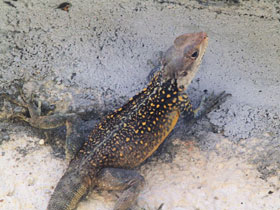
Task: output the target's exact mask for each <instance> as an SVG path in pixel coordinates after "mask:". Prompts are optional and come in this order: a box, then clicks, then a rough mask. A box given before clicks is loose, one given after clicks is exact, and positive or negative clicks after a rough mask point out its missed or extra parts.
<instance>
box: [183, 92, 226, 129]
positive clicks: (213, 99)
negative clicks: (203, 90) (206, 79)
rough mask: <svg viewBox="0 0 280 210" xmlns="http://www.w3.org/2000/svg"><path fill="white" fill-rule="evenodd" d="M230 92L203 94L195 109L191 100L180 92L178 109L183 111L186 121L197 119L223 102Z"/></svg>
mask: <svg viewBox="0 0 280 210" xmlns="http://www.w3.org/2000/svg"><path fill="white" fill-rule="evenodd" d="M230 96H231V94H227V93H225V92H222V93H220V94H218V95H214V94H211V95H210V96H209V97H206V96H203V98H202V100H201V102H200V104H199V106H198V107H197V108H196V109H193V107H192V104H191V101H190V99H189V97H188V95H187V94H186V93H183V94H181V95H180V96H179V97H178V99H179V103H178V104H179V109H180V112H181V113H183V115H184V118H185V120H186V122H188V123H189V122H190V121H192V120H198V119H200V118H201V117H203V116H205V115H206V114H208V113H209V112H211V111H212V110H214V109H215V108H217V107H218V106H219V105H221V104H222V103H224V102H225V101H226V99H227V98H228V97H230Z"/></svg>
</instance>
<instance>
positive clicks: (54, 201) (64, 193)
mask: <svg viewBox="0 0 280 210" xmlns="http://www.w3.org/2000/svg"><path fill="white" fill-rule="evenodd" d="M90 186H91V181H90V178H89V177H86V176H82V175H81V174H80V173H78V172H77V171H67V172H66V173H65V174H64V175H63V176H62V178H61V179H60V180H59V182H58V184H57V186H56V188H55V190H54V192H53V194H52V196H51V199H50V201H49V204H48V207H47V210H72V209H75V208H76V207H77V204H78V202H79V201H80V199H81V198H82V197H83V196H85V195H87V193H88V192H89V189H90Z"/></svg>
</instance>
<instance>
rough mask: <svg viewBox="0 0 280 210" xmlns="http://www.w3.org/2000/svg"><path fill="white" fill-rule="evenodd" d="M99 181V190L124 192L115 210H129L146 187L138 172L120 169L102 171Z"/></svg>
mask: <svg viewBox="0 0 280 210" xmlns="http://www.w3.org/2000/svg"><path fill="white" fill-rule="evenodd" d="M97 180H98V181H97V184H98V187H99V188H102V189H105V190H123V193H122V194H121V196H120V197H119V199H118V200H117V203H116V204H115V207H114V210H127V209H129V208H130V207H131V206H132V205H133V204H134V203H135V201H136V199H137V197H138V195H139V192H140V190H141V189H142V187H143V185H144V178H143V177H142V176H141V175H140V174H138V173H137V172H136V171H133V170H126V169H119V168H105V169H102V170H101V172H100V173H99V175H98V179H97Z"/></svg>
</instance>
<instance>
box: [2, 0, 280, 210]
mask: <svg viewBox="0 0 280 210" xmlns="http://www.w3.org/2000/svg"><path fill="white" fill-rule="evenodd" d="M59 3H61V2H59ZM59 3H58V2H57V1H53V0H46V1H35V0H31V1H30V0H28V1H27V0H18V1H15V0H6V1H1V2H0V20H1V21H0V33H1V34H0V35H1V36H0V52H1V53H0V88H1V89H2V88H4V89H6V90H7V91H8V92H10V93H11V94H13V93H16V90H15V88H13V87H12V86H13V84H15V83H17V81H18V79H22V80H24V83H25V85H24V92H25V94H26V95H27V96H30V95H31V93H36V97H37V98H38V99H41V100H44V101H45V103H46V105H48V104H55V105H56V111H57V112H79V113H84V112H86V113H91V116H92V117H93V118H96V117H98V116H99V115H100V113H104V112H106V111H109V110H112V109H113V108H116V107H119V106H121V105H122V104H123V103H124V102H125V101H126V100H127V99H128V98H129V97H130V96H133V95H134V94H135V93H137V91H139V90H141V89H142V88H143V87H144V86H145V84H146V83H147V81H146V76H147V75H148V73H149V72H150V70H151V66H149V64H148V63H147V61H148V60H149V59H151V60H152V61H153V62H157V58H158V54H159V51H164V50H166V49H167V48H168V47H169V46H170V45H171V44H172V41H173V40H174V38H175V37H176V36H178V35H180V34H182V33H187V32H196V31H205V32H207V33H208V35H209V46H208V49H207V52H206V55H205V56H204V60H203V63H202V65H201V68H200V70H199V73H198V74H197V76H196V78H195V80H194V81H193V83H192V84H191V86H190V88H189V90H188V92H189V94H190V97H191V98H192V99H193V102H194V104H197V103H198V100H199V98H200V97H201V95H202V94H203V91H204V90H208V92H209V93H210V92H212V91H215V92H221V91H223V90H225V91H227V92H229V93H231V94H232V98H231V99H230V100H228V101H227V102H226V103H225V104H223V105H222V106H221V107H220V109H218V110H216V111H213V112H212V113H210V114H209V115H208V118H207V119H203V120H201V121H200V122H198V123H196V124H195V125H194V126H193V127H192V128H189V127H188V129H187V127H186V126H185V125H184V123H183V122H180V123H179V124H178V126H177V127H176V129H175V131H174V134H173V135H172V136H171V137H170V138H169V140H168V142H169V143H167V144H166V145H164V147H163V148H162V149H161V151H160V152H159V153H157V154H156V155H155V156H154V157H152V158H151V159H150V160H149V161H148V162H147V163H146V164H144V165H143V166H141V167H140V168H139V169H138V170H139V171H140V172H141V173H142V174H143V175H144V176H145V178H146V180H147V183H146V185H145V189H144V191H143V193H141V195H140V197H139V199H138V203H137V207H139V208H140V207H142V208H144V209H157V208H158V207H159V206H160V205H161V204H163V206H162V209H177V210H178V209H230V210H231V209H280V202H279V200H280V192H279V184H280V181H279V177H280V175H279V169H280V150H279V148H280V134H279V130H280V113H279V112H280V111H279V108H280V104H279V101H280V94H279V90H280V71H279V66H280V14H279V13H280V8H279V1H257V2H256V1H203V0H201V1H158V0H155V1H126V0H123V1H90V0H85V1H71V3H72V7H71V8H70V10H69V12H66V11H62V10H60V9H56V7H57V6H58V4H59ZM5 103H6V102H5ZM3 104H4V102H3V100H1V105H3ZM101 115H102V114H101ZM86 120H87V122H85V126H86V127H87V128H88V129H89V128H91V127H92V126H93V125H92V123H93V122H92V121H88V119H86ZM86 123H88V124H86ZM0 130H1V134H0V137H1V139H0V142H1V143H2V144H1V146H0V157H1V158H0V169H1V170H0V179H1V180H5V182H4V184H3V185H0V208H1V209H44V208H45V207H46V205H47V201H48V199H49V197H50V194H51V192H52V190H53V187H54V186H55V185H56V183H57V181H58V179H59V178H60V177H61V175H62V173H63V170H64V169H65V167H66V165H67V164H66V163H65V161H64V160H63V159H61V158H56V157H55V156H54V155H53V150H52V149H51V148H50V147H49V146H46V145H44V146H42V145H40V144H39V142H40V139H41V138H43V136H42V135H41V134H40V131H38V130H35V129H32V128H30V127H29V126H28V125H26V124H23V123H20V122H16V123H11V122H7V121H3V122H1V124H0ZM86 132H87V131H85V133H86ZM57 138H58V139H59V137H57ZM176 139H177V140H176ZM41 142H42V141H41ZM172 142H173V143H172ZM174 142H175V143H174ZM55 143H56V142H55ZM52 146H53V147H56V146H57V145H56V144H54V145H52ZM57 147H58V146H57ZM174 148H175V149H174ZM57 153H60V151H56V152H55V154H57ZM170 174H172V175H170ZM159 180H160V181H159ZM115 200H116V198H115V197H114V195H112V194H110V193H109V194H108V193H107V194H106V193H103V195H101V196H100V195H98V194H97V193H92V195H90V196H89V199H88V200H87V201H84V202H82V203H81V204H80V206H79V208H78V209H91V208H93V207H94V206H95V207H96V206H97V209H111V208H112V205H113V203H114V202H115Z"/></svg>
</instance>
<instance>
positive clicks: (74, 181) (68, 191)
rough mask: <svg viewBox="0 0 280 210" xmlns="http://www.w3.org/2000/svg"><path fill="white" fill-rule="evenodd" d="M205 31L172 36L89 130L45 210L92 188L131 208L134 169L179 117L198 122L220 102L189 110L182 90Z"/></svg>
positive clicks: (119, 209) (66, 209)
mask: <svg viewBox="0 0 280 210" xmlns="http://www.w3.org/2000/svg"><path fill="white" fill-rule="evenodd" d="M207 43H208V36H207V34H206V33H205V32H199V33H192V34H183V35H181V36H179V37H177V38H176V39H175V41H174V44H173V46H171V47H170V48H169V49H168V50H167V52H166V53H165V55H164V58H163V59H162V61H161V67H160V69H159V71H157V72H156V73H155V75H154V77H153V79H152V80H151V82H150V83H149V84H148V86H147V87H146V88H144V89H143V90H142V91H141V92H139V93H138V94H137V95H135V96H134V97H132V98H131V99H129V101H128V102H127V103H126V104H125V105H123V106H122V107H120V108H119V109H117V110H115V111H114V112H112V113H110V114H108V115H107V116H106V117H105V118H104V119H103V120H101V121H100V123H99V124H97V125H96V127H95V128H94V129H93V131H92V132H91V134H90V135H89V136H88V139H87V140H86V141H85V142H84V144H83V146H82V147H81V148H80V150H79V151H78V152H77V154H76V155H75V157H74V158H73V159H72V160H71V161H70V163H69V166H68V168H67V169H66V172H65V173H64V175H63V176H62V178H61V179H60V180H59V182H58V184H57V186H56V187H55V189H54V192H53V194H52V196H51V198H50V200H49V203H48V207H47V210H72V209H75V208H76V207H77V204H78V203H79V201H80V200H81V199H82V198H83V197H84V196H86V195H87V194H88V193H89V191H91V190H92V189H94V188H100V189H105V190H118V191H123V192H122V194H121V196H120V197H119V198H118V200H117V201H116V204H115V206H114V210H125V209H129V208H130V207H131V206H133V204H134V203H135V201H136V199H137V196H138V194H139V193H140V191H141V189H142V187H143V185H144V178H143V176H141V175H140V174H138V173H137V172H136V171H134V170H133V168H135V167H136V166H138V165H140V164H141V163H143V161H145V160H146V159H147V158H148V157H150V156H151V155H152V154H153V153H154V152H155V151H156V150H157V148H158V147H159V146H160V145H161V143H162V142H163V141H164V140H165V139H166V137H167V136H168V134H169V133H170V132H171V131H172V130H173V128H174V127H175V125H176V123H177V121H178V118H179V116H180V114H182V113H185V117H186V118H187V119H190V120H191V119H197V118H200V117H201V116H202V115H204V114H205V113H207V112H209V110H211V109H212V108H213V106H214V105H217V104H219V101H221V99H223V98H225V97H227V96H228V94H225V93H224V92H223V93H221V94H220V95H219V96H217V97H216V98H215V99H214V98H213V100H212V101H211V103H209V104H210V105H208V106H206V105H205V103H204V102H202V103H201V106H199V107H198V108H197V109H193V107H192V105H191V102H190V99H189V97H188V95H187V94H186V93H185V90H186V89H187V88H188V86H189V84H190V83H191V81H192V79H193V78H194V76H195V74H196V72H197V70H198V67H199V65H200V63H201V60H202V57H203V55H204V52H205V50H206V47H207Z"/></svg>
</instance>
